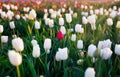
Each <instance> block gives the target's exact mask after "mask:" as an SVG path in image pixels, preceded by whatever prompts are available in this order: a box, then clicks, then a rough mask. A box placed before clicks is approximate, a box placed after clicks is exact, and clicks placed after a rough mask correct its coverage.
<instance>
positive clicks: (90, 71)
mask: <svg viewBox="0 0 120 77" xmlns="http://www.w3.org/2000/svg"><path fill="white" fill-rule="evenodd" d="M85 77H95V70H94V68H92V67H88V68H87V69H86V70H85Z"/></svg>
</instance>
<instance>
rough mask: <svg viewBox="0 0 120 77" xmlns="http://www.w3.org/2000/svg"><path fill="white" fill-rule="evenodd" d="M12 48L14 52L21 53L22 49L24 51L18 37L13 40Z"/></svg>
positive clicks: (21, 41)
mask: <svg viewBox="0 0 120 77" xmlns="http://www.w3.org/2000/svg"><path fill="white" fill-rule="evenodd" d="M12 46H13V48H15V49H16V51H20V52H21V51H23V49H24V43H23V40H22V39H21V38H20V37H18V38H14V39H13V40H12Z"/></svg>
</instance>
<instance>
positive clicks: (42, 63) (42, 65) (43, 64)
mask: <svg viewBox="0 0 120 77" xmlns="http://www.w3.org/2000/svg"><path fill="white" fill-rule="evenodd" d="M39 60H40V63H41V64H42V66H43V67H44V63H43V61H42V60H41V58H39Z"/></svg>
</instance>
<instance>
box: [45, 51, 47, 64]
mask: <svg viewBox="0 0 120 77" xmlns="http://www.w3.org/2000/svg"><path fill="white" fill-rule="evenodd" d="M45 64H46V65H47V53H46V57H45Z"/></svg>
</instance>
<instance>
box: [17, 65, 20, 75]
mask: <svg viewBox="0 0 120 77" xmlns="http://www.w3.org/2000/svg"><path fill="white" fill-rule="evenodd" d="M16 69H17V75H18V77H20V69H19V66H16Z"/></svg>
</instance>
